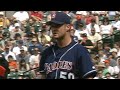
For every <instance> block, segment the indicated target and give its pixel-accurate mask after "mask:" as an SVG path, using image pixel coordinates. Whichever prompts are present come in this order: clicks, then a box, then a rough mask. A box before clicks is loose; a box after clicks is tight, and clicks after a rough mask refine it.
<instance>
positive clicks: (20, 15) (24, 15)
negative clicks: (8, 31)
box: [13, 11, 29, 22]
mask: <svg viewBox="0 0 120 90" xmlns="http://www.w3.org/2000/svg"><path fill="white" fill-rule="evenodd" d="M13 17H14V18H15V19H16V20H19V21H20V22H24V21H27V20H28V19H29V14H28V12H27V11H17V12H16V13H14V15H13Z"/></svg>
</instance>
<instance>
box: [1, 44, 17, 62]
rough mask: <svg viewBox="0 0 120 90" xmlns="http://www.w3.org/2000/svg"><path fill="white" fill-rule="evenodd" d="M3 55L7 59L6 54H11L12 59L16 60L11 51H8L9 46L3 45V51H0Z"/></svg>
mask: <svg viewBox="0 0 120 90" xmlns="http://www.w3.org/2000/svg"><path fill="white" fill-rule="evenodd" d="M2 54H3V55H4V56H5V59H6V60H7V61H8V56H9V55H11V56H12V57H13V59H14V60H16V56H15V54H14V53H13V52H11V51H10V47H9V46H5V51H4V52H3V53H2Z"/></svg>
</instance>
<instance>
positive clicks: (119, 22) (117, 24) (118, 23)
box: [112, 15, 120, 30]
mask: <svg viewBox="0 0 120 90" xmlns="http://www.w3.org/2000/svg"><path fill="white" fill-rule="evenodd" d="M112 25H113V28H116V29H117V30H120V20H119V16H118V15H116V16H115V21H114V22H113V24H112Z"/></svg>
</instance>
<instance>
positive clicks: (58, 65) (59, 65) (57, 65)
mask: <svg viewBox="0 0 120 90" xmlns="http://www.w3.org/2000/svg"><path fill="white" fill-rule="evenodd" d="M57 69H66V70H71V69H72V62H69V61H59V62H56V61H55V62H53V63H45V70H47V74H48V73H49V72H52V71H54V70H57Z"/></svg>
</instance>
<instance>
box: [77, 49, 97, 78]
mask: <svg viewBox="0 0 120 90" xmlns="http://www.w3.org/2000/svg"><path fill="white" fill-rule="evenodd" d="M81 48H82V49H81V50H79V59H78V63H77V64H78V65H77V66H78V68H79V75H80V77H81V78H88V77H94V76H96V73H97V72H96V70H95V68H94V65H93V63H92V59H91V57H90V54H89V52H88V51H87V49H86V48H84V47H81Z"/></svg>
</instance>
